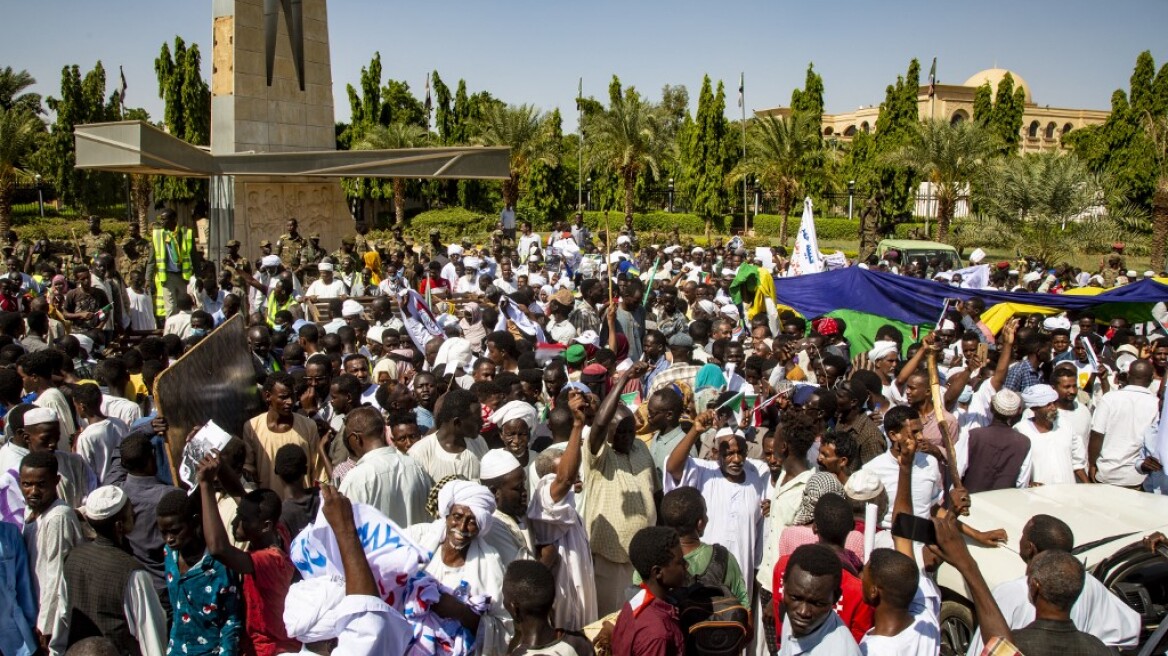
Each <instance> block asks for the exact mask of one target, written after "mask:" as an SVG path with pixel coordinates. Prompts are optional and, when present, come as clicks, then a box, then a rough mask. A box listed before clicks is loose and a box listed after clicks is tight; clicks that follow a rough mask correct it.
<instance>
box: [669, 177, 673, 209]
mask: <svg viewBox="0 0 1168 656" xmlns="http://www.w3.org/2000/svg"><path fill="white" fill-rule="evenodd" d="M669 213H670V214H673V178H669Z"/></svg>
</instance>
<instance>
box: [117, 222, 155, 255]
mask: <svg viewBox="0 0 1168 656" xmlns="http://www.w3.org/2000/svg"><path fill="white" fill-rule="evenodd" d="M130 242H134V244H135V245H136V246H137V247H138V252H139V253H147V254H148V253H149V252H150V240H148V239H146V238H144V237H142V229H141V227H140V226H139V225H138V222H137V221H130V228H129V236H127V237H126V241H124V242H122V246H123V248H124V247H125V244H128V243H130Z"/></svg>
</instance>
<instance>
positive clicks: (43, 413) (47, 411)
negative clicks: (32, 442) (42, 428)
mask: <svg viewBox="0 0 1168 656" xmlns="http://www.w3.org/2000/svg"><path fill="white" fill-rule="evenodd" d="M55 423H57V411H56V410H54V409H52V408H33V409H32V410H29V411H28V412H26V413H24V425H25V426H32V425H34V424H55Z"/></svg>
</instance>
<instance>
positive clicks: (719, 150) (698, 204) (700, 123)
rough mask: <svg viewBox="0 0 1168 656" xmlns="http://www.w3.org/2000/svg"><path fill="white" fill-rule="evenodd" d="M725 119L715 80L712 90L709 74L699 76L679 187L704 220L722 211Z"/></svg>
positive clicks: (691, 208) (723, 102) (727, 170)
mask: <svg viewBox="0 0 1168 656" xmlns="http://www.w3.org/2000/svg"><path fill="white" fill-rule="evenodd" d="M729 130H730V126H729V123H728V122H727V121H726V94H725V89H724V88H723V86H722V83H721V82H719V83H718V92H717V93H716V94H715V93H714V91H713V88H712V84H711V82H710V76H709V75H706V76H705V77H704V78H703V79H702V89H701V91H700V92H699V93H698V111H697V114H695V115H694V119H693V124H692V127H689V128H687V129H686V130H685V135H684V139H683V141H681V142H680V143H679V146H680V148H679V150H680V158H679V159H680V162H679V163H680V172H681V181H680V183H681V184H680V188H681V192H682V194H684V195H686V196H687V197H688V198H689V211H691V212H693V213H694V214H698V215H700V216H702V217H703V218H705V219H706V221H707V223H708V222H709V221H710V219H712V218H713V217H716V216H721V215H722V214H724V213H725V211H726V206H727V201H728V200H729V199H728V193H727V189H726V176H727V175H728V174H729V173H730V164H731V162H730V160H729V158H728V157H727V156H726V155H727V148H726V141H727V139H728V138H729Z"/></svg>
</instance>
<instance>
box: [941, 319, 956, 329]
mask: <svg viewBox="0 0 1168 656" xmlns="http://www.w3.org/2000/svg"><path fill="white" fill-rule="evenodd" d="M941 330H957V324H955V323H953V320H952V319H945V320H944V321H942V322H941Z"/></svg>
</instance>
